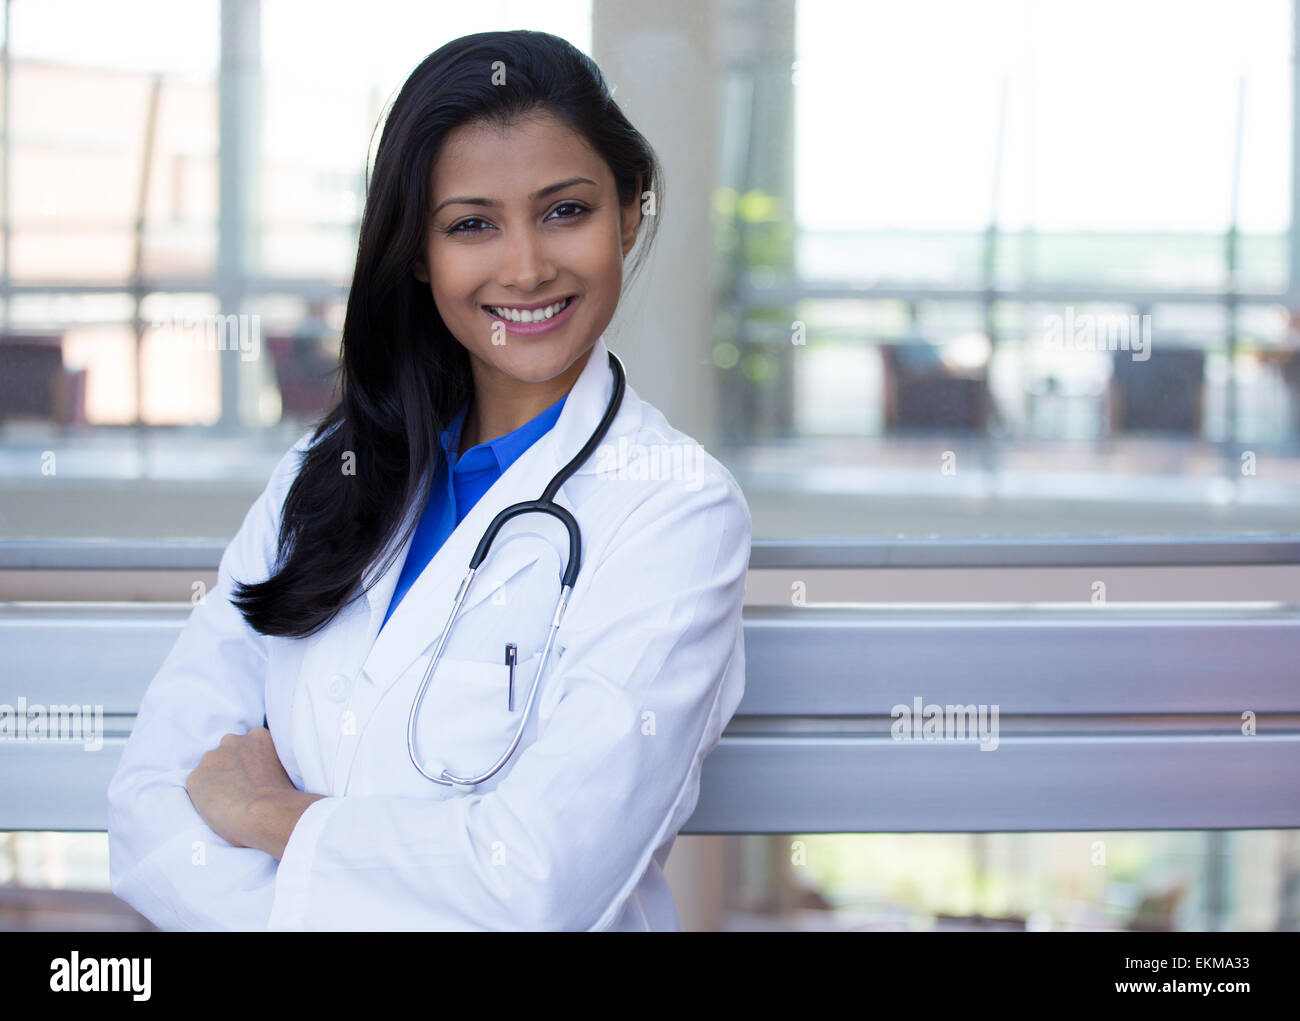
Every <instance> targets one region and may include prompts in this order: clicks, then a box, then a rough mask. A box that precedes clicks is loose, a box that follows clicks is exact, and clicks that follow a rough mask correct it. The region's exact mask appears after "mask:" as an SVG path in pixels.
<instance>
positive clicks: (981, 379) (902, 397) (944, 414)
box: [880, 341, 989, 433]
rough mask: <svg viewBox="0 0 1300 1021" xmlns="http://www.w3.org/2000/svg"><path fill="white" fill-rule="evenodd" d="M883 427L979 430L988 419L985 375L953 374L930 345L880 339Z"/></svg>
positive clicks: (978, 373)
mask: <svg viewBox="0 0 1300 1021" xmlns="http://www.w3.org/2000/svg"><path fill="white" fill-rule="evenodd" d="M880 355H881V359H882V360H883V362H884V368H885V429H886V431H893V430H898V429H961V430H966V431H970V432H977V433H978V432H983V431H984V430H985V428H986V427H987V425H988V418H989V389H988V375H987V371H986V370H985V369H982V368H981V369H979V370H977V372H976V373H974V374H972V375H957V374H956V373H954V372H952V371H951V370H950V369H949V368H948V366H947V365H945V364H944V362H943V360H942V359H941V358H940V356H939V349H938V347H936V346H935V345H934V344H929V343H918V342H915V341H905V342H903V343H898V344H882V345H881V346H880Z"/></svg>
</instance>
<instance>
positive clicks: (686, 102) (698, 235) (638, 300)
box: [591, 0, 719, 452]
mask: <svg viewBox="0 0 1300 1021" xmlns="http://www.w3.org/2000/svg"><path fill="white" fill-rule="evenodd" d="M715 21H716V5H715V4H714V3H699V2H698V0H661V2H658V3H653V4H647V3H642V2H636V3H633V2H631V0H597V2H596V3H594V4H593V5H592V33H591V40H592V43H591V55H592V57H593V58H594V59H595V61H596V63H597V64H599V65H600V68H601V70H602V71H603V72H604V73H605V78H606V80H607V81H608V82H609V84H610V87H611V88H613V89H614V90H615V92H614V100H615V102H617V103H618V105H619V107H620V108H621V109H622V111H623V113H624V114H625V115H626V116H627V118H628V120H630V121H631V122H632V124H633V125H634V126H635V127H636V128H637V130H638V131H640V132H641V133H642V134H643V135H645V137H646V138H647V139H648V140H649V142H650V144H651V145H652V146H653V147H654V149H655V152H656V153H657V154H658V155H659V158H660V161H661V162H662V164H663V171H664V187H665V191H664V195H663V201H664V207H663V216H664V218H663V220H662V221H661V222H660V228H659V236H658V237H657V238H656V240H655V249H654V255H653V258H652V259H651V260H650V261H649V262H647V263H646V265H645V267H644V268H643V269H642V270H641V271H640V272H639V273H638V275H637V279H636V282H635V284H634V285H633V286H632V287H631V288H630V289H629V290H628V291H627V292H626V293H625V295H624V297H623V300H622V301H621V302H620V304H619V311H618V313H617V315H615V317H614V321H613V322H612V323H611V324H610V329H609V333H608V339H609V341H610V345H611V346H612V347H613V348H614V350H615V351H616V352H617V353H618V355H619V357H620V358H622V359H623V363H624V364H625V365H626V366H627V373H628V382H629V383H630V384H631V385H632V387H633V388H635V390H636V392H637V394H638V395H639V396H640V397H642V398H643V399H645V400H647V401H649V402H650V403H651V404H653V405H654V406H655V407H657V408H658V409H659V410H660V411H662V412H663V413H664V415H665V417H667V419H668V421H669V422H670V423H672V425H673V426H675V427H676V428H678V429H680V430H681V431H682V432H684V433H686V434H687V435H690V436H693V437H694V438H695V439H696V440H697V441H699V442H700V443H701V444H703V445H704V446H705V447H706V448H707V449H709V450H710V452H714V451H715V448H716V437H717V422H716V409H717V403H718V402H717V385H716V380H715V377H714V368H713V354H712V352H713V254H714V251H713V250H714V245H713V227H712V218H711V209H712V193H713V188H714V183H715V181H716V174H715V160H716V154H715V149H716V141H717V138H718V131H717V128H718V125H717V124H716V120H717V111H716V108H717V104H718V95H719V87H718V68H717V66H716V45H715V35H716V33H715V27H714V26H715Z"/></svg>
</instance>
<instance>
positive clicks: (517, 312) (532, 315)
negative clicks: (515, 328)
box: [488, 298, 572, 323]
mask: <svg viewBox="0 0 1300 1021" xmlns="http://www.w3.org/2000/svg"><path fill="white" fill-rule="evenodd" d="M571 300H572V299H570V298H565V299H564V300H563V301H557V302H556V303H555V304H554V305H547V306H546V308H539V309H537V310H536V311H533V312H526V311H523V310H521V309H517V308H505V307H503V306H500V305H489V306H488V308H489V309H491V311H492V314H493V315H494V316H498V317H500V318H501V319H509V320H510V321H511V322H512V323H541V322H545V321H546V320H547V319H550V318H551V317H552V316H554V315H556V314H558V313H560V312H563V311H564V308H565V306H566V305H568V304H569V302H570V301H571Z"/></svg>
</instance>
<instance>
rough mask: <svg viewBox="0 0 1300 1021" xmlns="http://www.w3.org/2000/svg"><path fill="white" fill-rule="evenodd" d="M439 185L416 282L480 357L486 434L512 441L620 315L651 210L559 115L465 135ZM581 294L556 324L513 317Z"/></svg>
mask: <svg viewBox="0 0 1300 1021" xmlns="http://www.w3.org/2000/svg"><path fill="white" fill-rule="evenodd" d="M429 181H430V187H429V194H430V203H429V208H430V210H431V211H432V215H431V217H430V224H429V228H428V234H427V239H426V243H425V251H424V258H423V260H422V261H421V262H420V263H419V264H418V265H416V266H415V267H414V268H413V273H414V274H415V276H416V278H417V279H418V280H421V281H424V282H426V283H428V284H429V287H430V290H431V291H432V293H433V300H434V303H435V304H436V305H437V308H438V312H439V314H440V315H441V316H442V318H443V321H444V322H445V323H446V324H447V328H448V329H449V330H450V331H451V333H452V335H453V336H454V337H455V338H456V339H457V340H458V341H460V343H461V344H462V345H463V346H464V347H465V348H466V350H467V351H468V352H469V355H470V365H471V368H472V370H473V373H474V390H475V397H474V403H475V411H476V412H477V417H478V421H479V424H481V425H483V426H484V427H485V431H486V432H492V431H494V430H493V428H492V427H493V426H494V425H495V426H496V427H497V428H502V429H504V431H506V432H508V431H510V429H513V428H517V427H518V426H519V425H522V424H524V422H527V421H529V420H530V419H531V418H533V417H534V416H535V415H537V414H538V413H540V412H541V411H543V410H545V409H546V408H547V407H549V406H550V405H551V404H554V403H555V401H557V400H559V398H560V397H561V396H563V395H564V394H566V393H568V391H569V389H570V388H571V387H572V385H573V383H574V381H575V380H576V379H577V378H578V375H579V374H580V373H581V371H582V368H583V366H584V365H585V364H586V361H587V358H586V356H587V354H588V352H590V350H591V348H592V346H593V345H594V344H595V343H596V340H597V339H598V338H599V337H600V335H601V334H602V333H603V332H604V331H605V328H606V327H607V326H608V325H609V323H610V320H611V319H612V318H613V316H614V310H615V308H616V307H617V305H618V298H619V292H620V288H621V287H622V282H623V258H624V256H625V255H626V254H627V253H628V252H629V251H631V249H632V246H633V245H634V244H635V242H636V232H637V227H638V225H639V224H640V208H639V205H638V203H637V202H636V201H633V202H632V203H631V204H630V205H628V206H627V207H621V206H620V205H619V202H618V194H617V190H616V188H615V184H614V176H613V174H612V173H611V172H610V169H609V167H608V166H607V165H606V164H605V161H604V160H602V159H601V158H600V157H599V156H598V155H596V154H595V153H594V152H593V151H592V150H591V149H590V148H589V147H588V146H587V144H586V142H585V141H584V140H583V138H582V137H581V136H580V135H578V134H577V133H575V132H574V131H573V130H572V129H570V128H569V127H567V126H566V125H564V124H563V122H561V121H559V120H557V119H556V118H554V117H553V116H551V115H549V114H538V115H534V116H532V117H529V118H528V119H526V120H522V121H519V122H518V123H516V124H515V125H513V126H511V127H510V128H507V129H505V130H504V131H503V130H500V129H498V128H496V127H494V126H491V125H487V124H483V123H475V124H469V125H464V126H462V127H460V128H457V129H456V130H455V131H452V132H451V133H449V134H448V136H447V139H446V141H445V143H444V145H443V147H442V150H441V152H440V154H439V156H438V159H437V160H436V161H435V162H434V166H433V168H432V170H431V172H430V179H429ZM570 296H572V301H571V304H570V306H569V307H567V308H566V309H565V310H564V311H563V312H562V313H560V314H559V315H558V316H557V317H556V318H555V321H554V322H553V323H549V324H539V323H534V324H531V325H530V324H525V323H519V324H517V323H516V322H515V319H516V318H518V317H516V316H515V315H513V314H511V313H509V312H505V311H503V308H522V307H531V306H536V305H539V304H540V305H543V306H545V305H549V304H550V303H553V302H558V301H560V300H562V299H564V298H568V297H570ZM488 306H492V307H495V308H496V309H497V310H498V311H496V312H492V311H489V310H488ZM521 416H523V417H521ZM506 426H508V427H509V428H506ZM502 434H503V433H502ZM491 438H493V437H491V436H487V435H484V436H482V437H480V438H479V439H478V442H482V441H484V440H486V439H491Z"/></svg>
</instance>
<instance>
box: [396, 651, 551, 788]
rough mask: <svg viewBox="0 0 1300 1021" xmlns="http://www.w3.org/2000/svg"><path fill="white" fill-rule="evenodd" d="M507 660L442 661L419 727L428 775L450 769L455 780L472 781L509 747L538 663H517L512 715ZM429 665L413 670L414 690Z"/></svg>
mask: <svg viewBox="0 0 1300 1021" xmlns="http://www.w3.org/2000/svg"><path fill="white" fill-rule="evenodd" d="M504 659H505V657H504V650H503V655H502V661H501V662H485V661H481V660H470V659H449V658H447V657H446V656H444V657H443V658H442V659H441V660H440V661H439V663H438V669H437V671H436V672H435V673H434V676H433V679H432V680H431V681H430V682H429V688H428V691H427V692H425V696H424V702H423V704H422V705H421V706H420V714H419V719H418V721H417V723H416V727H415V734H416V741H417V743H416V751H417V752H418V754H419V757H420V763H421V765H422V766H423V767H424V769H425V770H426V771H427V772H430V773H434V774H440V773H441V771H442V770H443V769H446V770H449V771H450V772H451V773H453V774H455V775H457V776H464V777H468V776H474V775H477V774H479V773H482V772H484V771H486V770H487V769H489V768H490V767H491V766H492V765H493V764H494V763H495V762H496V760H497V759H498V758H499V757H500V756H501V755H502V753H504V752H505V750H506V749H507V748H508V747H509V746H510V742H511V741H512V740H513V739H514V734H515V729H516V728H517V727H518V726H519V721H520V719H522V717H523V710H524V703H525V700H526V698H527V695H528V691H527V685H528V684H529V683H530V682H531V680H532V674H531V672H530V671H531V669H532V668H533V667H534V666H535V665H536V664H535V658H534V659H533V660H530V661H529V662H528V663H519V664H516V666H515V668H514V709H513V710H511V709H510V708H509V706H508V704H507V703H508V699H509V694H510V668H509V667H508V666H506V664H505V662H504ZM428 664H429V657H427V656H423V657H421V658H420V660H419V662H418V663H417V664H415V667H414V668H413V670H414V672H416V674H417V680H416V685H415V688H416V690H418V687H419V678H423V676H424V671H425V670H426V669H427V668H428ZM525 733H526V732H525ZM518 754H519V751H518V750H516V752H515V755H518ZM512 760H513V756H512ZM507 765H508V764H507ZM504 772H505V770H504V769H503V770H502V772H501V773H498V774H497V776H495V777H493V778H492V780H496V779H499V778H500V777H502V776H503V775H504ZM488 782H489V783H490V782H491V781H488Z"/></svg>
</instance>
